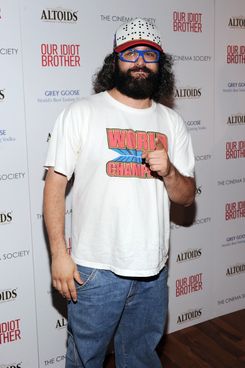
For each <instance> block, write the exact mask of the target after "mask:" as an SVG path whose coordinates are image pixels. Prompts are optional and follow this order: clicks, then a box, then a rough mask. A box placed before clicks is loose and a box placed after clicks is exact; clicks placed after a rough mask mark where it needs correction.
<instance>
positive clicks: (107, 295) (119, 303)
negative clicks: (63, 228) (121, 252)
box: [66, 266, 168, 368]
mask: <svg viewBox="0 0 245 368" xmlns="http://www.w3.org/2000/svg"><path fill="white" fill-rule="evenodd" d="M78 271H79V273H80V276H81V278H82V280H84V284H83V285H82V286H81V285H78V284H77V292H78V300H77V302H76V303H74V302H72V301H70V302H68V347H67V355H66V368H75V367H76V368H78V367H79V368H102V367H103V362H104V359H105V355H106V352H107V349H108V345H109V344H110V341H111V340H112V338H114V349H115V360H116V367H117V368H160V367H162V365H161V362H160V359H159V358H158V355H157V353H156V351H155V349H156V346H157V344H158V343H159V341H160V339H161V337H162V335H163V330H164V324H165V320H166V315H167V307H168V287H167V274H168V272H167V267H164V269H163V270H162V271H161V272H160V273H159V274H158V275H157V276H153V277H147V278H127V277H120V276H117V275H115V274H114V273H113V272H111V271H105V270H98V269H92V268H88V267H83V266H78Z"/></svg>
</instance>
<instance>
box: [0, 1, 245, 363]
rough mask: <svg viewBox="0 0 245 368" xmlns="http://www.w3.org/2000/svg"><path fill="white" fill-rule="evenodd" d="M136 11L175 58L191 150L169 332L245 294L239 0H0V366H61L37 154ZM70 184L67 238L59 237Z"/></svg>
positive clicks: (243, 60)
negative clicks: (189, 197)
mask: <svg viewBox="0 0 245 368" xmlns="http://www.w3.org/2000/svg"><path fill="white" fill-rule="evenodd" d="M137 16H140V17H143V18H146V19H148V20H149V21H151V22H152V23H154V24H156V25H157V26H158V28H159V30H160V32H161V34H162V39H163V44H164V49H165V50H166V52H168V53H170V54H171V55H172V57H173V60H174V70H175V75H176V90H175V98H176V104H175V109H176V110H177V111H178V112H179V113H180V114H181V115H182V116H183V118H184V120H185V124H186V127H187V129H188V130H189V132H190V134H191V136H192V140H193V145H194V150H195V157H196V180H197V193H196V194H197V196H196V203H195V206H192V207H191V208H188V209H183V208H181V207H179V208H178V206H176V207H173V209H172V211H171V218H172V223H171V250H170V258H169V267H170V275H169V291H170V301H169V317H168V330H167V332H168V333H170V332H173V331H175V330H179V329H182V328H185V327H188V326H191V325H194V324H196V323H200V322H203V321H205V320H208V319H211V318H214V317H217V316H219V315H223V314H227V313H231V312H233V311H236V310H239V309H242V308H244V305H245V286H244V285H245V254H244V247H245V227H244V218H245V191H244V188H245V170H244V158H245V129H244V127H245V110H244V109H245V104H244V102H245V73H244V71H245V69H244V66H245V37H244V36H245V3H244V0H234V1H232V2H230V1H229V0H200V1H198V2H197V1H195V0H171V1H170V0H163V1H160V0H152V1H151V2H148V1H143V2H142V0H141V1H139V0H135V1H134V2H132V1H130V0H125V1H123V2H116V1H112V0H110V1H109V0H108V1H103V2H102V1H99V0H91V1H90V2H83V1H78V0H72V1H71V0H70V1H65V0H59V1H58V0H53V1H52V2H50V1H48V0H43V1H40V2H38V3H37V2H33V1H31V0H19V1H17V0H11V1H7V0H5V1H4V0H2V1H0V157H1V165H0V234H1V238H0V239H1V247H0V367H1V368H10V367H11V368H32V367H40V368H43V367H47V366H52V367H61V368H62V367H64V359H65V350H66V324H67V320H66V306H65V302H64V300H62V298H61V297H60V296H59V295H58V294H57V293H56V292H55V290H54V289H53V288H52V286H51V279H50V257H49V252H48V245H47V236H46V233H45V228H44V224H43V211H42V192H43V186H44V174H45V171H44V169H43V164H44V161H45V157H46V152H47V147H48V141H49V138H50V135H51V132H52V128H53V125H54V122H55V119H56V117H57V115H58V113H59V112H60V111H61V110H62V109H63V108H65V107H66V106H68V105H69V104H70V103H72V102H73V101H77V100H79V99H80V98H82V97H83V96H86V95H88V94H91V93H92V83H91V81H92V77H93V75H94V73H95V72H96V71H97V70H98V68H99V67H100V66H101V65H102V63H103V59H104V57H105V56H106V55H107V54H108V53H110V52H111V51H112V45H113V35H114V32H115V30H116V28H117V27H118V26H119V25H120V24H121V23H123V22H126V21H128V20H130V19H133V18H135V17H137ZM71 193H72V190H71V192H70V193H69V195H68V196H67V207H66V238H67V248H68V251H69V249H70V248H71V247H72V242H71V238H70V225H71V213H72V209H71V205H70V203H71V201H70V198H71Z"/></svg>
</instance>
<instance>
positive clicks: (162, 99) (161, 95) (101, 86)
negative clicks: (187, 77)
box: [93, 52, 175, 108]
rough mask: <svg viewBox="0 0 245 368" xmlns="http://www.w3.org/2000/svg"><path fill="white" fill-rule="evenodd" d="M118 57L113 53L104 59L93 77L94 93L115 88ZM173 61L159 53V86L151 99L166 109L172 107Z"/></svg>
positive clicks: (164, 54) (166, 55) (173, 86)
mask: <svg viewBox="0 0 245 368" xmlns="http://www.w3.org/2000/svg"><path fill="white" fill-rule="evenodd" d="M116 62H118V55H117V53H116V52H113V53H111V54H109V55H107V56H106V57H105V60H104V64H103V66H102V68H101V69H100V70H99V71H98V72H97V73H96V74H95V75H94V77H93V89H94V92H95V93H99V92H104V91H109V90H111V89H112V88H114V87H115V79H114V78H115V72H114V71H115V63H116ZM172 66H173V61H172V58H171V56H170V55H169V54H166V53H161V54H160V59H159V84H158V86H159V87H158V89H157V90H156V91H155V92H154V94H153V96H152V99H153V100H154V101H156V102H159V103H161V104H163V105H165V106H168V107H171V108H172V107H174V89H175V77H174V73H173V70H172Z"/></svg>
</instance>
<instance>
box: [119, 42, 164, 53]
mask: <svg viewBox="0 0 245 368" xmlns="http://www.w3.org/2000/svg"><path fill="white" fill-rule="evenodd" d="M137 45H147V46H151V47H154V48H155V49H157V50H159V51H161V52H163V49H162V48H161V46H160V45H158V44H157V43H155V42H152V41H149V40H132V41H128V42H125V43H123V44H122V45H119V46H117V47H115V49H114V51H116V52H121V51H124V50H126V49H128V48H129V47H132V46H137Z"/></svg>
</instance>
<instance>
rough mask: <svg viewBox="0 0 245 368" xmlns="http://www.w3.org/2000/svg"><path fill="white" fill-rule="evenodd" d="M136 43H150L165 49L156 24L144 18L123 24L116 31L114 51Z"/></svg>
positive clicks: (159, 48) (122, 49)
mask: <svg viewBox="0 0 245 368" xmlns="http://www.w3.org/2000/svg"><path fill="white" fill-rule="evenodd" d="M136 45H148V46H151V47H154V48H156V49H157V50H159V51H163V49H162V41H161V36H160V33H159V32H158V30H157V28H156V26H155V25H154V24H151V23H150V22H148V21H146V20H144V19H143V18H136V19H133V20H131V21H130V22H128V23H124V24H122V25H121V26H120V27H119V28H118V30H117V31H116V33H115V38H114V51H116V52H121V51H124V50H126V49H127V48H129V47H132V46H136Z"/></svg>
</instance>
